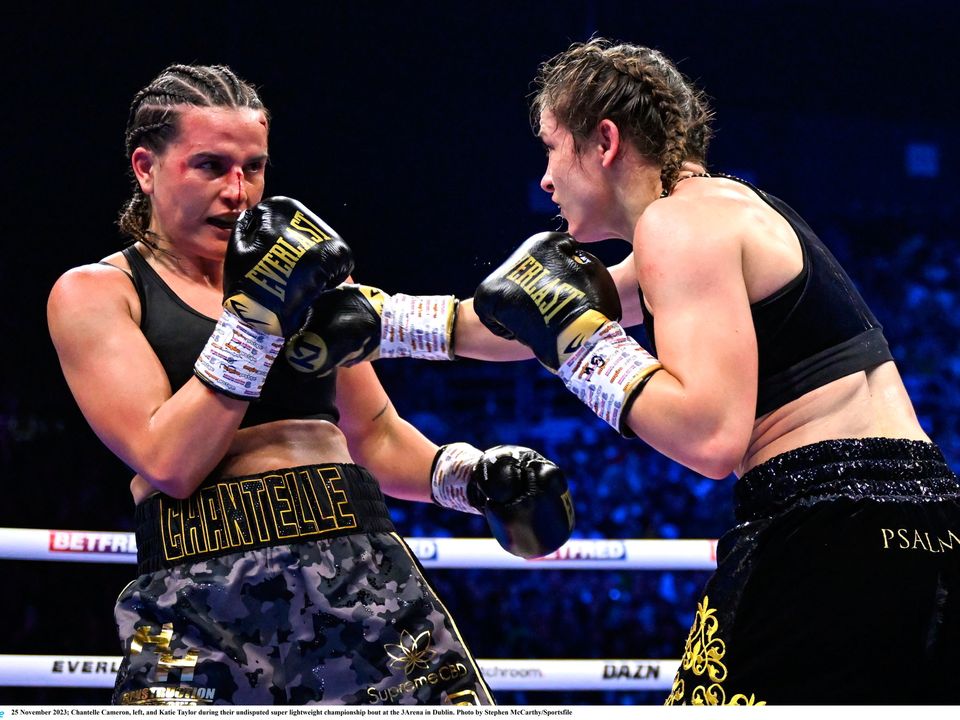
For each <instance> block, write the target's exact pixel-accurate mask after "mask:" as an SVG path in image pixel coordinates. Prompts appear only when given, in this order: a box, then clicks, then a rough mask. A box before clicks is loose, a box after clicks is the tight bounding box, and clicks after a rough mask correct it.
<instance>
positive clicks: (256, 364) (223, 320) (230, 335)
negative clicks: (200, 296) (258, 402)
mask: <svg viewBox="0 0 960 720" xmlns="http://www.w3.org/2000/svg"><path fill="white" fill-rule="evenodd" d="M282 348H283V338H282V337H280V336H279V335H270V334H269V333H265V332H261V331H259V330H256V329H254V328H252V327H251V326H250V325H247V324H246V323H245V322H243V321H242V320H240V318H238V317H237V316H236V315H234V314H233V313H231V312H227V311H224V312H223V313H221V314H220V320H219V321H218V322H217V326H216V327H215V328H214V329H213V334H212V335H211V336H210V339H209V340H207V344H206V346H205V347H204V348H203V352H201V353H200V357H198V358H197V362H196V364H195V365H194V367H193V370H194V372H195V373H196V374H197V376H198V377H199V378H200V379H201V380H202V381H203V382H204V383H206V384H207V385H209V386H210V387H212V388H214V389H215V390H219V391H221V392H223V393H224V394H226V395H229V396H231V397H234V398H238V399H240V400H253V399H256V398H258V397H260V390H261V389H262V388H263V383H264V381H265V380H266V379H267V373H268V372H269V371H270V366H271V365H273V361H274V360H276V358H277V354H278V353H279V352H280V350H281V349H282Z"/></svg>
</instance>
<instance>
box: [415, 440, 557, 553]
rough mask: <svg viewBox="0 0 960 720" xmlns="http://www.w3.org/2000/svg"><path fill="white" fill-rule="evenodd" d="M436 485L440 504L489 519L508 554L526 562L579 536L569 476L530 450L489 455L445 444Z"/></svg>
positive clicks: (433, 478)
mask: <svg viewBox="0 0 960 720" xmlns="http://www.w3.org/2000/svg"><path fill="white" fill-rule="evenodd" d="M430 485H431V497H432V498H433V501H434V502H435V503H437V504H438V505H442V506H444V507H448V508H452V509H454V510H460V511H462V512H470V513H475V514H480V515H483V516H484V517H485V518H486V519H487V523H488V524H489V525H490V531H491V533H492V534H493V536H494V537H495V538H496V539H497V542H499V543H500V545H501V546H502V547H503V548H504V550H507V551H508V552H510V553H512V554H514V555H519V556H520V557H524V558H534V557H542V556H543V555H547V554H549V553H551V552H553V551H554V550H556V549H557V548H559V547H560V546H561V545H563V544H564V543H565V542H566V541H567V540H568V539H569V538H570V534H571V533H572V532H573V523H574V511H573V501H572V500H571V498H570V491H569V489H568V488H567V479H566V477H565V476H564V474H563V472H562V471H561V470H560V468H558V467H557V466H556V465H555V464H554V463H552V462H550V461H549V460H547V459H546V458H545V457H543V456H542V455H540V453H538V452H535V451H534V450H530V449H529V448H525V447H520V446H518V445H498V446H496V447H493V448H490V449H489V450H487V451H486V452H483V451H481V450H479V449H477V448H475V447H473V446H472V445H468V444H467V443H452V444H450V445H444V446H443V447H441V448H440V450H439V452H438V453H437V456H436V457H435V458H434V461H433V469H432V471H431V473H430Z"/></svg>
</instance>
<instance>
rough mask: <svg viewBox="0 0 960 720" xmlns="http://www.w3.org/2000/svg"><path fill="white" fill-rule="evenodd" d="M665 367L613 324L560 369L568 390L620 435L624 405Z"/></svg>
mask: <svg viewBox="0 0 960 720" xmlns="http://www.w3.org/2000/svg"><path fill="white" fill-rule="evenodd" d="M662 367H663V365H661V364H660V361H659V360H657V359H656V358H655V357H654V356H653V355H651V354H650V353H648V352H647V351H646V350H644V349H643V348H642V347H641V346H640V344H639V343H638V342H637V341H636V340H634V339H633V338H632V337H630V336H629V335H627V334H626V332H624V330H623V328H622V327H621V326H620V323H617V322H614V321H613V320H610V321H608V322H606V323H604V324H603V325H601V326H600V328H599V329H598V330H597V331H596V332H595V333H594V334H593V335H591V336H590V337H589V338H588V339H587V340H586V341H585V342H584V343H583V345H581V346H580V348H579V349H578V350H576V352H574V353H573V355H571V356H570V357H569V358H567V361H566V362H565V363H563V365H561V366H560V368H559V370H558V371H557V374H558V375H559V376H560V377H561V378H562V379H563V382H564V384H565V385H566V386H567V388H568V389H569V390H570V391H571V392H572V393H573V394H574V395H576V396H577V397H578V398H580V399H581V400H582V401H583V402H584V403H586V404H587V407H589V408H590V409H591V410H593V411H594V412H595V413H596V414H597V415H598V416H599V417H600V419H601V420H604V421H605V422H607V423H608V424H609V425H611V426H612V427H613V429H614V430H616V431H617V432H621V428H620V422H621V416H622V414H623V406H624V403H625V402H626V401H627V400H628V399H629V398H630V396H631V395H632V394H633V392H634V390H636V389H637V387H638V386H640V385H641V383H643V382H644V381H645V380H646V379H647V378H648V377H650V376H651V375H652V374H653V373H655V372H656V371H657V370H659V369H660V368H662Z"/></svg>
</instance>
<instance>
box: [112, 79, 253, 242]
mask: <svg viewBox="0 0 960 720" xmlns="http://www.w3.org/2000/svg"><path fill="white" fill-rule="evenodd" d="M185 107H220V108H228V109H240V108H252V109H254V110H261V111H263V113H264V114H265V115H267V116H268V117H269V114H268V113H267V110H266V108H265V107H264V106H263V103H262V102H261V101H260V97H259V96H258V95H257V91H256V90H255V89H254V87H253V86H252V85H250V84H249V83H247V82H245V81H244V80H241V79H240V78H239V77H237V75H236V74H235V73H234V72H233V71H232V70H231V69H230V68H228V67H226V66H224V65H170V66H169V67H167V68H166V69H165V70H163V72H161V73H160V74H159V75H158V76H157V77H156V78H154V79H153V80H152V81H151V82H150V84H148V85H147V86H146V87H144V88H143V89H142V90H140V91H139V92H138V93H137V94H136V95H134V97H133V102H131V103H130V114H129V116H128V118H127V129H126V133H125V135H124V143H125V147H126V153H127V159H128V160H130V159H131V158H132V156H133V151H134V150H136V149H137V148H138V147H145V148H147V149H148V150H151V151H153V152H155V153H157V154H160V153H162V152H163V151H164V149H165V148H166V147H167V144H168V143H170V142H171V141H172V140H173V139H175V138H176V136H177V133H178V132H179V130H180V128H179V121H180V116H181V113H182V110H183V109H184V108H185ZM131 174H132V171H131ZM150 212H151V205H150V198H149V197H147V196H146V195H145V194H144V193H143V190H141V189H140V184H139V183H138V182H137V179H136V177H133V195H132V196H131V198H130V199H129V200H128V201H127V202H126V203H125V204H124V206H123V209H122V210H121V212H120V218H119V220H118V221H117V224H118V225H119V226H120V231H121V232H122V233H124V234H125V235H128V236H129V237H131V238H133V240H135V241H136V240H140V241H143V242H146V243H147V244H149V245H153V244H154V243H153V242H152V241H151V240H150V238H149V237H148V235H149V234H150V231H149V230H148V229H147V228H148V227H149V225H150Z"/></svg>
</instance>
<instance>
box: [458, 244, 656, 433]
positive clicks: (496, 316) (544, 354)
mask: <svg viewBox="0 0 960 720" xmlns="http://www.w3.org/2000/svg"><path fill="white" fill-rule="evenodd" d="M474 309H475V310H476V312H477V315H478V316H479V317H480V320H481V322H483V324H484V325H485V326H486V327H487V328H489V329H490V330H491V331H492V332H493V333H495V334H497V335H500V336H502V337H507V338H511V339H514V338H515V339H517V340H519V341H520V342H522V343H523V344H524V345H527V346H528V347H529V348H531V349H532V350H533V352H534V354H535V355H536V356H537V359H538V360H540V362H541V363H542V364H543V365H544V366H546V367H547V368H548V369H549V370H551V371H552V372H555V373H557V375H559V376H560V377H561V379H563V381H564V383H565V384H566V386H567V388H569V389H570V391H571V392H573V393H574V394H575V395H576V396H577V397H579V398H580V399H581V400H582V401H583V402H584V403H586V404H587V406H588V407H590V409H591V410H593V411H594V412H595V413H596V414H597V415H598V416H599V417H600V418H602V419H603V420H605V421H606V422H607V423H609V424H610V425H612V426H613V427H614V428H615V429H616V430H617V431H618V432H622V433H624V434H630V431H629V429H628V428H624V427H622V422H623V416H624V409H625V408H626V407H627V406H628V404H629V401H630V400H631V399H632V398H633V397H635V396H636V394H637V393H639V392H640V390H641V389H642V388H643V387H644V385H645V384H646V382H647V380H649V378H650V377H651V376H652V375H653V373H655V372H656V371H657V370H659V369H661V368H662V365H661V364H660V362H659V361H658V360H657V359H656V358H655V357H653V356H652V355H650V353H648V352H647V351H646V350H644V349H643V348H642V347H641V346H640V345H639V343H637V341H636V340H634V339H633V338H631V337H630V336H629V335H627V334H626V333H625V332H624V330H623V328H622V327H621V326H620V324H619V322H617V321H618V320H619V319H620V315H621V307H620V297H619V295H618V294H617V287H616V284H615V283H614V282H613V278H612V277H611V276H610V273H609V272H608V271H607V269H606V267H604V265H603V263H601V262H600V261H599V260H597V258H595V257H594V256H593V255H591V254H590V253H588V252H585V251H584V250H582V249H581V246H580V244H579V243H577V242H576V240H574V239H573V237H571V236H570V235H568V234H566V233H556V232H547V233H540V234H538V235H534V236H533V237H531V238H530V239H529V240H527V241H526V242H525V243H524V244H523V245H521V246H520V247H519V248H518V249H517V251H516V252H514V253H513V255H511V256H510V257H509V258H508V259H507V261H506V262H505V263H503V265H501V266H500V267H499V268H497V269H496V270H494V271H493V272H492V273H491V274H490V275H489V276H488V277H487V278H486V279H485V280H484V281H483V282H482V283H481V284H480V286H479V287H478V288H477V292H476V294H475V295H474Z"/></svg>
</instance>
